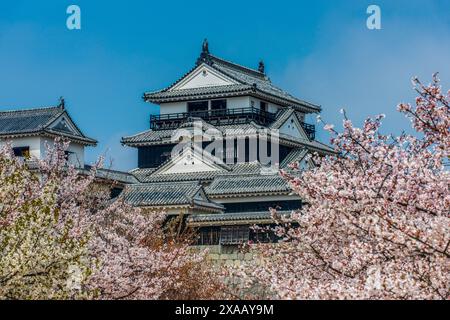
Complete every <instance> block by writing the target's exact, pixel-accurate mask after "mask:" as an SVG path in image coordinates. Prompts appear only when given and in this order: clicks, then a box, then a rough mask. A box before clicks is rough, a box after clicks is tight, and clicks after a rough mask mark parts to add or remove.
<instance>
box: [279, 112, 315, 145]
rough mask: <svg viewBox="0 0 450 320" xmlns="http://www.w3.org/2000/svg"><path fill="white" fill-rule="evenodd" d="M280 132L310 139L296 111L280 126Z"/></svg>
mask: <svg viewBox="0 0 450 320" xmlns="http://www.w3.org/2000/svg"><path fill="white" fill-rule="evenodd" d="M279 130H280V133H282V134H286V135H289V136H292V137H295V138H299V139H306V140H309V138H308V135H307V134H306V132H305V130H304V129H303V127H302V125H301V123H300V121H299V120H298V118H297V116H296V115H295V113H292V114H291V115H290V116H289V117H288V118H287V119H286V121H284V123H283V124H282V125H280V127H279Z"/></svg>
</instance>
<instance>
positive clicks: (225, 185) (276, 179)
mask: <svg viewBox="0 0 450 320" xmlns="http://www.w3.org/2000/svg"><path fill="white" fill-rule="evenodd" d="M205 191H206V193H207V194H208V195H209V196H221V195H236V194H242V195H244V194H269V193H289V192H290V191H291V189H290V188H289V186H288V184H287V182H286V180H285V179H283V177H281V176H280V175H279V174H270V175H261V174H258V175H256V174H255V175H251V176H241V175H236V176H220V177H217V178H215V179H214V180H213V182H212V183H211V185H209V186H208V187H207V188H206V189H205Z"/></svg>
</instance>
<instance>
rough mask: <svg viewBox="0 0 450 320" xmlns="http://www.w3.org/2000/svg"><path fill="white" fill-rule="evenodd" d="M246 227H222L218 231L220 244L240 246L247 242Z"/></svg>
mask: <svg viewBox="0 0 450 320" xmlns="http://www.w3.org/2000/svg"><path fill="white" fill-rule="evenodd" d="M249 235H250V228H249V227H248V226H232V227H222V228H221V230H220V244H241V243H246V242H248V240H249Z"/></svg>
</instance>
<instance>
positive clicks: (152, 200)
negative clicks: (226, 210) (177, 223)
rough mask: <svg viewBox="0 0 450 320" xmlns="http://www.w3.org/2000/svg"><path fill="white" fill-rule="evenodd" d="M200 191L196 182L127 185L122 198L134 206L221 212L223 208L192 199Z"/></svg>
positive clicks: (216, 204) (209, 202)
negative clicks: (187, 208) (197, 208)
mask: <svg viewBox="0 0 450 320" xmlns="http://www.w3.org/2000/svg"><path fill="white" fill-rule="evenodd" d="M201 189H202V186H201V185H199V184H198V182H196V181H195V182H183V183H176V184H174V183H139V184H131V185H128V186H127V187H126V188H125V190H124V192H123V196H124V199H125V201H126V202H127V203H129V204H131V205H134V206H149V207H151V206H162V207H164V206H175V205H189V206H191V207H203V208H208V209H211V210H213V211H221V210H223V206H222V205H220V204H218V203H215V202H212V201H209V200H200V199H196V198H194V197H195V195H196V194H197V193H198V192H199V191H200V190H201Z"/></svg>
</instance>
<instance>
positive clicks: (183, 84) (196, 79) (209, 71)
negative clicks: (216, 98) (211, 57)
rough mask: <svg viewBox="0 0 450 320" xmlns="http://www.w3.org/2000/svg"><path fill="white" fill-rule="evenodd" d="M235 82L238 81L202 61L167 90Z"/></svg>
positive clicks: (223, 84) (225, 84)
mask: <svg viewBox="0 0 450 320" xmlns="http://www.w3.org/2000/svg"><path fill="white" fill-rule="evenodd" d="M237 83H238V82H236V81H235V80H233V79H231V78H230V77H228V76H226V75H224V74H223V73H221V72H219V71H217V70H215V69H213V68H211V67H210V66H208V65H207V64H204V63H203V64H201V65H200V66H198V67H197V68H195V69H194V70H193V71H191V72H190V73H189V74H188V75H186V76H185V77H184V79H182V80H181V81H180V82H178V83H177V84H176V85H174V86H173V87H172V88H170V89H169V91H174V90H183V89H194V88H203V87H214V86H227V85H232V84H237Z"/></svg>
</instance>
